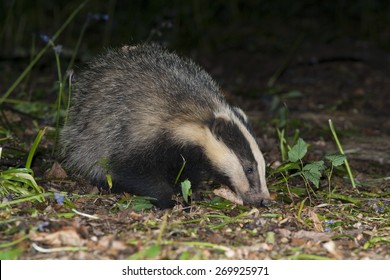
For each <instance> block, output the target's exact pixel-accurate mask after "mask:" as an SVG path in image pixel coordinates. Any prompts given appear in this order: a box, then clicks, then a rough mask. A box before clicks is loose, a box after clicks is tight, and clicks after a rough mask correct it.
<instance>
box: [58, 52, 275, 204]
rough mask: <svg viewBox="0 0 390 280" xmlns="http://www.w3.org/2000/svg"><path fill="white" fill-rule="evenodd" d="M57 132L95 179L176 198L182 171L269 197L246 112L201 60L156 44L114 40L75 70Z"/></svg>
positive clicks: (243, 193) (248, 197)
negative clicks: (118, 44)
mask: <svg viewBox="0 0 390 280" xmlns="http://www.w3.org/2000/svg"><path fill="white" fill-rule="evenodd" d="M72 102H73V105H72V107H71V109H70V111H69V122H68V124H67V126H65V127H64V129H63V131H62V134H61V139H60V142H61V145H62V150H63V158H64V161H65V164H66V165H67V166H68V167H69V168H71V169H73V170H76V171H78V172H79V173H80V174H82V175H83V176H85V177H87V178H88V179H89V180H90V181H91V182H92V183H94V184H97V185H100V186H103V185H106V183H105V182H106V181H107V179H106V174H107V173H108V174H110V175H111V177H112V182H113V190H114V191H125V192H129V193H132V194H136V195H142V196H150V197H153V198H155V199H156V201H155V205H156V206H158V207H160V208H166V207H171V206H173V205H174V202H173V201H172V195H173V194H176V193H177V192H178V191H179V189H180V188H178V187H177V186H175V178H176V176H177V175H178V173H179V171H180V169H181V167H182V164H183V158H184V159H185V161H186V165H185V168H184V171H183V173H182V175H181V180H183V179H186V178H188V179H189V180H190V182H191V184H192V188H193V190H196V188H197V186H198V185H199V184H200V183H201V181H202V180H204V179H205V178H212V180H213V181H214V182H216V183H221V184H225V185H227V186H229V187H230V188H231V189H232V190H233V191H234V192H235V193H236V194H237V195H238V196H239V197H241V198H242V200H243V201H244V203H248V204H254V205H258V206H260V205H266V204H267V202H268V199H269V192H268V189H267V185H266V181H265V162H264V158H263V155H262V153H261V151H260V149H259V146H258V144H257V142H256V138H255V135H254V133H253V131H252V129H251V127H250V125H249V123H248V118H247V116H246V115H245V113H244V112H243V111H242V110H241V109H239V108H237V107H231V106H229V105H228V104H227V103H226V101H225V99H224V97H223V95H222V94H221V91H220V89H219V88H218V86H217V85H216V83H215V82H214V81H213V80H212V78H211V77H210V76H209V75H208V74H207V73H206V72H205V71H204V70H203V69H201V68H200V67H199V66H197V65H196V64H194V63H193V62H192V61H190V60H187V59H182V58H179V57H178V56H177V55H176V54H174V53H170V52H167V51H165V50H163V49H161V48H160V47H158V46H156V45H138V46H132V47H128V46H125V47H123V48H121V49H118V50H109V51H108V52H107V53H105V54H103V55H101V56H100V57H98V58H97V59H95V60H93V61H92V62H90V63H89V65H88V66H87V67H86V69H85V70H84V71H82V73H81V74H80V75H79V76H77V82H76V84H75V87H74V93H73V101H72Z"/></svg>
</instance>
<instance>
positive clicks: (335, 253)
mask: <svg viewBox="0 0 390 280" xmlns="http://www.w3.org/2000/svg"><path fill="white" fill-rule="evenodd" d="M323 246H324V248H325V249H326V250H327V251H328V252H329V254H331V255H332V257H334V258H335V259H338V260H341V259H343V253H342V252H341V251H340V250H338V249H337V246H336V243H335V242H334V241H332V240H331V241H328V242H326V243H324V244H323Z"/></svg>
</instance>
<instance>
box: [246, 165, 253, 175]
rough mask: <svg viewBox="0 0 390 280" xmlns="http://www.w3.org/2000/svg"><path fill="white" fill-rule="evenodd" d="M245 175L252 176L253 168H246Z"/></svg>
mask: <svg viewBox="0 0 390 280" xmlns="http://www.w3.org/2000/svg"><path fill="white" fill-rule="evenodd" d="M245 173H246V174H248V175H249V174H252V173H253V168H252V167H247V168H245Z"/></svg>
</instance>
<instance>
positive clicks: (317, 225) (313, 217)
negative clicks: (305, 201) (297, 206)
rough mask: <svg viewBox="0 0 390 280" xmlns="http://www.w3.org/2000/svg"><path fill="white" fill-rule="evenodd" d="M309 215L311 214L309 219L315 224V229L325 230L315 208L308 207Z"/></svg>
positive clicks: (317, 230) (318, 230)
mask: <svg viewBox="0 0 390 280" xmlns="http://www.w3.org/2000/svg"><path fill="white" fill-rule="evenodd" d="M308 215H309V219H310V220H311V221H312V222H313V224H314V230H315V231H316V232H324V228H323V226H322V223H321V221H320V219H319V218H318V216H317V214H316V213H315V212H314V211H313V210H311V209H308Z"/></svg>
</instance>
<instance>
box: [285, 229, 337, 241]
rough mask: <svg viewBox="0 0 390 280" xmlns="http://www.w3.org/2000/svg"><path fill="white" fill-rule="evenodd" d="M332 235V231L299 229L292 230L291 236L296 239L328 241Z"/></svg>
mask: <svg viewBox="0 0 390 280" xmlns="http://www.w3.org/2000/svg"><path fill="white" fill-rule="evenodd" d="M332 235H333V234H332V233H326V232H315V231H306V230H300V231H298V232H294V233H293V234H292V237H293V238H297V239H310V240H313V241H329V240H330V238H331V237H332Z"/></svg>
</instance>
